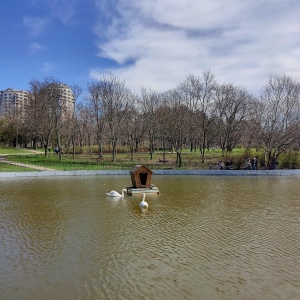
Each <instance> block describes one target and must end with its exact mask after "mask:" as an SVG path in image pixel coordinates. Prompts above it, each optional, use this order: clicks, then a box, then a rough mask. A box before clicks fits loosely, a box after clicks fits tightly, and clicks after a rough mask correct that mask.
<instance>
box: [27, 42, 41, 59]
mask: <svg viewBox="0 0 300 300" xmlns="http://www.w3.org/2000/svg"><path fill="white" fill-rule="evenodd" d="M42 49H43V46H42V45H41V44H39V43H31V44H30V46H29V55H30V56H31V55H35V54H37V53H38V52H39V51H41V50H42Z"/></svg>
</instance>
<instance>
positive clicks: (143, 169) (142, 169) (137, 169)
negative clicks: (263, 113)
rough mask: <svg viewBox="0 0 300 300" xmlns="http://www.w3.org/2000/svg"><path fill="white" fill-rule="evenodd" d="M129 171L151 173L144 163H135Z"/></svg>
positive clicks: (132, 172)
mask: <svg viewBox="0 0 300 300" xmlns="http://www.w3.org/2000/svg"><path fill="white" fill-rule="evenodd" d="M130 173H131V174H135V173H151V174H152V173H153V171H152V170H150V169H149V168H148V167H146V166H145V165H136V166H134V167H133V168H132V169H131V170H130Z"/></svg>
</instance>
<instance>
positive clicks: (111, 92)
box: [101, 74, 130, 162]
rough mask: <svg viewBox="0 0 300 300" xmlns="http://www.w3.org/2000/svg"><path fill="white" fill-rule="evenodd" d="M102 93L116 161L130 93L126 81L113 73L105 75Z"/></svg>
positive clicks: (113, 158) (102, 82)
mask: <svg viewBox="0 0 300 300" xmlns="http://www.w3.org/2000/svg"><path fill="white" fill-rule="evenodd" d="M101 93H102V98H103V106H104V110H105V121H106V123H107V129H108V132H107V133H108V138H109V141H110V144H111V146H112V161H113V162H114V161H115V159H116V153H117V142H118V139H119V137H120V134H121V132H122V130H121V129H122V125H123V123H124V120H125V116H126V112H127V109H128V106H129V100H130V93H129V90H128V89H127V88H126V86H125V82H124V81H121V80H119V79H118V78H117V77H116V76H115V75H112V74H111V75H109V76H108V77H103V79H102V81H101Z"/></svg>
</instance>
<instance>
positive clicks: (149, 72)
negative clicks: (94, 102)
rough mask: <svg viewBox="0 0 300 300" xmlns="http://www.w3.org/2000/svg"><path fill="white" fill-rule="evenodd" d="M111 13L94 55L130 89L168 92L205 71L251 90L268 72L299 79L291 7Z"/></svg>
mask: <svg viewBox="0 0 300 300" xmlns="http://www.w3.org/2000/svg"><path fill="white" fill-rule="evenodd" d="M102 4H103V2H102ZM101 9H102V10H103V9H104V7H103V6H101ZM115 9H116V10H117V11H118V14H114V15H113V16H112V17H111V22H110V24H109V26H107V27H106V30H105V31H104V30H103V27H102V26H99V27H98V29H99V31H98V32H97V34H98V36H99V42H98V48H99V55H100V56H103V57H106V58H109V59H111V60H113V61H115V62H116V63H118V64H119V67H117V68H114V69H113V70H112V69H108V70H104V72H110V71H113V72H114V73H115V74H117V75H118V76H120V77H121V78H122V79H125V81H126V83H127V84H128V85H129V86H130V87H132V88H138V87H140V86H145V87H150V88H154V89H159V90H167V89H170V88H173V87H175V86H176V85H177V84H179V83H180V81H182V80H184V79H185V77H186V76H187V75H188V74H196V75H197V74H201V73H202V70H203V69H211V71H212V72H213V73H214V74H215V75H216V78H217V80H218V81H219V82H221V83H222V82H227V83H234V84H236V85H243V86H246V87H247V88H248V89H251V90H258V89H259V88H260V87H261V86H262V85H263V84H264V83H265V82H266V80H267V78H268V76H269V74H271V73H286V74H288V75H291V76H295V77H297V76H298V79H300V78H299V67H300V66H299V50H298V49H299V46H300V41H299V33H300V21H299V20H300V19H299V17H298V16H299V15H300V3H299V2H298V1H296V0H287V1H283V0H253V1H237V0H227V1H218V2H216V1H210V0H202V1H198V0H186V1H178V2H175V1H173V0H144V1H139V0H119V1H118V5H117V6H116V7H115ZM102 25H103V24H102ZM100 28H101V30H100ZM103 35H105V38H106V39H105V42H103ZM101 73H102V72H101V71H97V69H96V68H94V69H92V70H91V72H90V77H91V78H97V76H99V74H101Z"/></svg>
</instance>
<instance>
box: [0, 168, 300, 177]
mask: <svg viewBox="0 0 300 300" xmlns="http://www.w3.org/2000/svg"><path fill="white" fill-rule="evenodd" d="M129 174H130V173H129V170H77V171H36V172H35V171H34V172H0V178H15V177H53V176H90V175H102V176H103V175H108V176H111V175H129ZM153 175H197V176H300V169H297V170H153Z"/></svg>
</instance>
